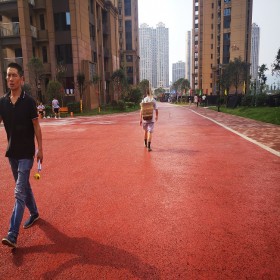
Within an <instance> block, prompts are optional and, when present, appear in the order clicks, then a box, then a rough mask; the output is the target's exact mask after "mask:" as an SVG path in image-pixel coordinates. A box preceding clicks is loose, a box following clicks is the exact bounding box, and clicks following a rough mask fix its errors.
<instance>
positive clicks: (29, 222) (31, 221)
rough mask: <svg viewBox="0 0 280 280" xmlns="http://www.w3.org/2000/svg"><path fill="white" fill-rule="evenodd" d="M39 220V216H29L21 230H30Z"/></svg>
mask: <svg viewBox="0 0 280 280" xmlns="http://www.w3.org/2000/svg"><path fill="white" fill-rule="evenodd" d="M38 219H39V214H35V215H33V216H30V217H29V219H28V220H27V221H26V222H25V223H24V225H23V228H25V229H26V228H30V227H31V226H32V225H33V224H34V223H35V222H36V221H37V220H38Z"/></svg>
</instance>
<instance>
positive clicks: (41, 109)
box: [37, 102, 46, 119]
mask: <svg viewBox="0 0 280 280" xmlns="http://www.w3.org/2000/svg"><path fill="white" fill-rule="evenodd" d="M37 110H38V115H39V116H41V117H42V118H44V119H45V118H46V109H45V106H44V105H43V103H42V102H40V104H39V105H38V106H37Z"/></svg>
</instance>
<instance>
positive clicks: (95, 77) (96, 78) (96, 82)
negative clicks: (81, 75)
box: [91, 74, 101, 112]
mask: <svg viewBox="0 0 280 280" xmlns="http://www.w3.org/2000/svg"><path fill="white" fill-rule="evenodd" d="M100 80H101V79H100V77H99V76H98V75H97V74H94V75H93V76H92V79H91V81H92V83H93V84H94V85H95V86H97V94H98V111H99V112H100V107H101V104H100Z"/></svg>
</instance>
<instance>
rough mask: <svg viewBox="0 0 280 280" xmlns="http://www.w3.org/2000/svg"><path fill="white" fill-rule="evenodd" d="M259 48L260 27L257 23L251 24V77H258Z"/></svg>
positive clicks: (255, 78) (253, 78)
mask: <svg viewBox="0 0 280 280" xmlns="http://www.w3.org/2000/svg"><path fill="white" fill-rule="evenodd" d="M259 49H260V28H259V27H258V25H257V24H255V23H253V24H252V41H251V79H252V80H253V81H255V80H257V78H258V67H259Z"/></svg>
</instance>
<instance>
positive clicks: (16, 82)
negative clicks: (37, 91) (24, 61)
mask: <svg viewBox="0 0 280 280" xmlns="http://www.w3.org/2000/svg"><path fill="white" fill-rule="evenodd" d="M6 79H7V84H8V88H9V89H10V90H18V89H19V88H21V85H22V82H23V77H21V76H20V75H19V73H18V70H17V69H16V68H12V67H9V68H8V69H7V77H6Z"/></svg>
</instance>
